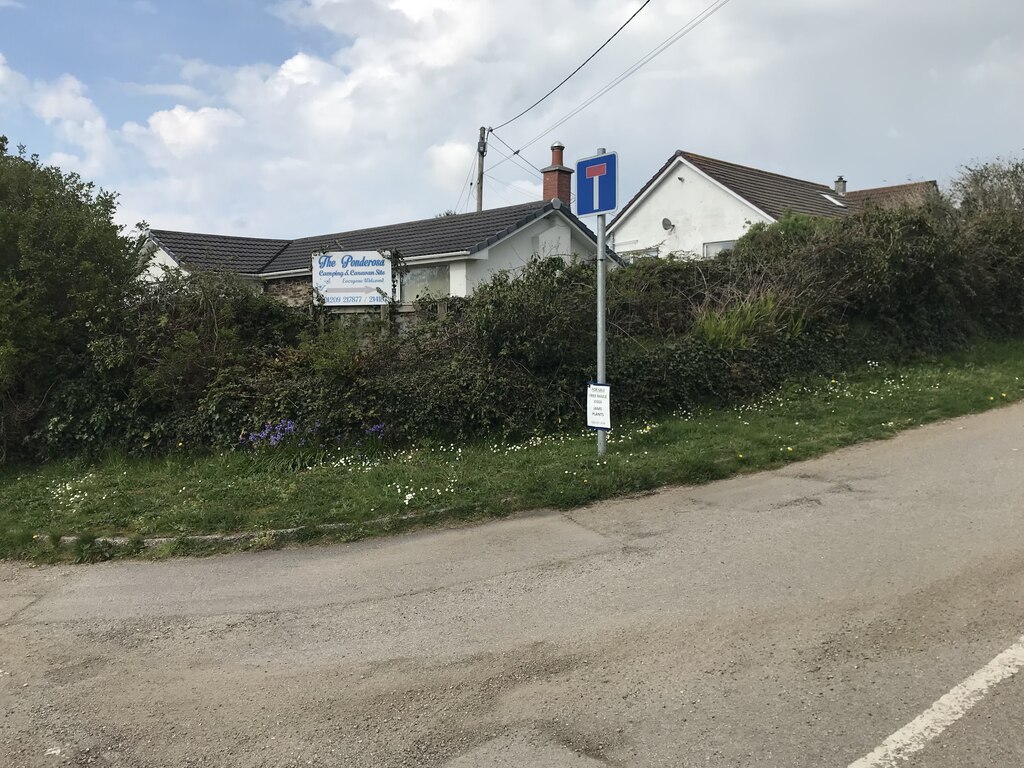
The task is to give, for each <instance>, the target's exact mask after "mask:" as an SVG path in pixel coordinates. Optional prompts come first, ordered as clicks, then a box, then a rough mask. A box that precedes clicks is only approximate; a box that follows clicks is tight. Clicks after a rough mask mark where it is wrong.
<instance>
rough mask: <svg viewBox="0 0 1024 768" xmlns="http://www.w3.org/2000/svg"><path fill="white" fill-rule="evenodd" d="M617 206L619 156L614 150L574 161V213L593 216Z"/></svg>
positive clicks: (607, 211)
mask: <svg viewBox="0 0 1024 768" xmlns="http://www.w3.org/2000/svg"><path fill="white" fill-rule="evenodd" d="M618 207H619V156H618V154H616V153H615V152H606V153H605V154H603V155H596V156H595V157H588V158H585V159H583V160H580V161H578V162H577V163H576V214H577V215H578V216H595V215H597V214H599V213H611V212H612V211H614V210H615V209H616V208H618Z"/></svg>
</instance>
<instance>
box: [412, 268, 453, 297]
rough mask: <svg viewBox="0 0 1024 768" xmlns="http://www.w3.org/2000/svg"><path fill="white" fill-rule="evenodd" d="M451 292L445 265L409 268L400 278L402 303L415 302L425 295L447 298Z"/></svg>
mask: <svg viewBox="0 0 1024 768" xmlns="http://www.w3.org/2000/svg"><path fill="white" fill-rule="evenodd" d="M450 291H451V282H450V278H449V275H448V265H447V264H435V265H432V266H429V267H410V268H409V271H408V272H407V273H406V274H405V276H404V277H402V301H404V302H412V301H416V300H417V299H419V298H422V297H423V296H426V295H427V294H430V295H431V296H447V295H448V294H449V292H450Z"/></svg>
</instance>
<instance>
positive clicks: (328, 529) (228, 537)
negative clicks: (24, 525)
mask: <svg viewBox="0 0 1024 768" xmlns="http://www.w3.org/2000/svg"><path fill="white" fill-rule="evenodd" d="M447 511H449V510H447V509H433V510H429V511H427V512H410V513H409V514H407V515H398V516H396V517H375V518H373V519H371V520H365V521H363V522H360V523H323V524H318V525H300V526H296V527H294V528H265V529H263V530H259V531H243V532H240V533H204V534H182V535H180V536H152V537H141V538H139V537H134V536H97V537H95V539H92V540H93V541H96V542H97V543H100V544H109V545H111V546H126V545H129V544H136V543H140V544H141V545H142V546H143V547H144V548H145V549H152V548H154V547H159V546H161V545H163V544H170V543H172V542H192V543H196V544H202V543H211V542H212V543H223V544H236V543H238V542H243V541H252V540H254V539H260V538H264V537H267V536H270V537H281V538H288V537H292V536H295V535H296V534H298V533H301V532H303V531H311V532H315V533H333V532H337V531H346V530H353V529H357V528H363V527H365V526H374V525H386V524H389V523H405V522H409V521H410V520H417V519H419V518H424V517H431V516H434V515H442V514H444V513H445V512H447ZM83 538H85V537H84V536H82V535H75V536H61V537H60V544H61V545H62V546H65V545H73V544H77V543H78V542H79V541H81V540H82V539H83Z"/></svg>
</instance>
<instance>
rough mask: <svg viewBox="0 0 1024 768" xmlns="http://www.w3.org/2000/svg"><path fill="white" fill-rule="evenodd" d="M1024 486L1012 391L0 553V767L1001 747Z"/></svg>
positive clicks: (697, 759)
mask: <svg viewBox="0 0 1024 768" xmlns="http://www.w3.org/2000/svg"><path fill="white" fill-rule="evenodd" d="M1022 507H1024V406H1013V407H1009V408H1005V409H1001V410H997V411H991V412H989V413H986V414H984V415H980V416H975V417H971V418H967V419H961V420H957V421H952V422H948V423H944V424H939V425H934V426H930V427H926V428H923V429H918V430H915V431H913V432H909V433H905V434H903V435H901V436H899V437H897V438H896V439H894V440H890V441H886V442H881V443H874V444H867V445H862V446H858V447H855V448H852V449H848V450H843V451H840V452H838V453H834V454H832V455H830V456H827V457H824V458H821V459H818V460H814V461H808V462H804V463H798V464H793V465H790V466H788V467H787V468H786V469H784V470H782V471H778V472H771V473H762V474H757V475H751V476H746V477H739V478H735V479H732V480H729V481H725V482H720V483H715V484H713V485H708V486H703V487H697V488H673V489H668V490H664V491H662V492H659V493H656V494H653V495H650V496H645V497H640V498H632V499H625V500H619V501H614V502H609V503H602V504H598V505H596V506H594V507H592V508H588V509H584V510H578V511H574V512H572V513H569V514H561V513H557V512H544V513H536V514H532V515H525V516H519V517H515V518H512V519H509V520H503V521H498V522H493V523H488V524H484V525H477V526H474V527H468V528H460V529H451V530H434V531H429V532H423V533H417V534H413V535H407V536H401V537H398V538H394V539H389V540H376V541H370V542H363V543H359V544H355V545H346V546H322V547H312V548H307V549H290V550H286V551H279V552H268V553H259V554H239V555H231V556H224V557H216V558H210V559H203V560H175V561H169V562H157V563H147V562H122V563H110V564H104V565H98V566H75V567H71V566H68V567H55V568H51V567H40V568H31V567H29V566H26V565H22V564H13V563H0V669H2V671H0V714H2V721H0V765H2V766H17V767H20V766H33V767H34V766H60V765H98V766H107V765H110V766H130V767H131V768H146V767H147V766H174V767H175V768H179V767H180V766H204V767H205V766H232V767H235V766H275V767H277V766H361V767H362V766H427V767H431V766H444V767H445V768H471V767H473V766H481V767H483V766H488V767H491V766H497V767H499V768H503V767H506V766H507V767H508V768H512V767H513V766H514V767H515V768H532V767H534V766H537V767H540V766H544V767H545V768H549V767H550V768H554V767H556V766H557V767H559V768H560V767H561V766H565V767H566V768H598V767H599V766H631V767H632V766H672V768H679V766H715V767H718V766H786V767H787V768H790V767H793V766H798V767H802V766H807V768H811V767H813V768H822V766H840V767H841V768H844V767H846V766H851V765H855V766H857V768H877V766H895V765H901V766H907V768H926V767H927V768H940V767H942V768H952V767H953V766H956V767H957V768H960V767H962V766H1020V765H1024V729H1022V728H1021V725H1022V723H1024V672H1022V673H1021V674H1015V673H1016V671H1017V668H1019V667H1020V666H1022V665H1024V646H1022V645H1021V636H1022V635H1024V602H1022V601H1024V511H1022ZM1014 649H1016V651H1015V650H1014ZM943 697H945V698H943ZM935 702H939V703H938V704H935ZM933 705H934V706H933ZM886 750H888V751H886Z"/></svg>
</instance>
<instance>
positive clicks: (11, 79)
mask: <svg viewBox="0 0 1024 768" xmlns="http://www.w3.org/2000/svg"><path fill="white" fill-rule="evenodd" d="M28 85H29V83H28V78H27V77H25V76H24V75H22V74H21V73H20V72H15V71H14V70H13V69H11V67H10V65H9V64H8V63H7V59H6V58H4V55H3V54H2V53H0V104H2V103H3V102H5V101H12V102H13V101H19V100H20V99H21V98H22V97H23V96H24V93H25V91H26V90H27V89H28Z"/></svg>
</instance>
